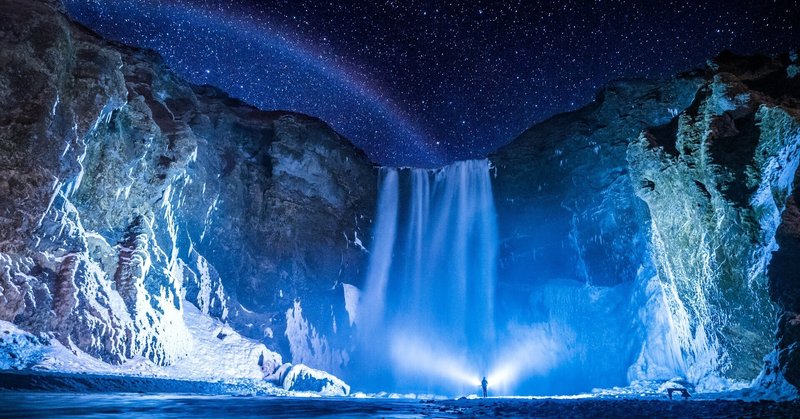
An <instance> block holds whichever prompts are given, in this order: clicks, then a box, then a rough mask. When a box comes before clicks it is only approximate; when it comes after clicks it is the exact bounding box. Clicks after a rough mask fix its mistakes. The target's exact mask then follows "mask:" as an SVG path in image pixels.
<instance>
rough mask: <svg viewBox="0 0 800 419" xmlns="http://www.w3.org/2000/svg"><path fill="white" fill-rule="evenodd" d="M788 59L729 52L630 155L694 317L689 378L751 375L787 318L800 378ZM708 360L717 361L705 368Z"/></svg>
mask: <svg viewBox="0 0 800 419" xmlns="http://www.w3.org/2000/svg"><path fill="white" fill-rule="evenodd" d="M790 66H791V62H790V61H789V60H788V58H787V57H784V58H783V59H775V60H772V59H768V58H765V57H753V58H740V57H736V56H732V55H729V54H723V55H722V56H720V57H718V58H717V59H715V61H714V62H713V63H711V65H710V68H709V70H708V72H707V74H706V77H705V79H706V82H705V83H704V84H703V86H701V88H700V90H698V92H697V94H696V96H695V99H694V101H693V102H692V105H691V106H689V107H688V108H687V109H686V110H684V111H683V112H682V113H681V114H680V115H678V116H677V117H676V118H674V119H673V120H672V121H670V122H669V123H668V124H665V125H663V126H660V127H655V128H652V129H649V130H647V131H645V132H644V133H643V134H642V135H640V136H639V138H638V139H637V140H636V141H634V142H633V143H631V145H630V147H629V150H628V160H629V162H630V165H631V168H632V172H631V178H632V179H633V181H634V188H635V190H636V194H637V195H638V196H639V197H641V198H642V199H643V200H644V201H645V202H646V203H647V205H648V208H649V210H650V214H651V218H652V234H651V244H652V252H653V261H654V262H655V265H656V268H657V270H658V277H659V279H660V280H661V281H662V282H663V283H666V284H669V287H670V288H671V289H673V290H674V291H675V292H674V294H672V295H671V297H672V298H670V307H671V311H672V313H673V316H676V317H678V316H686V317H688V319H689V326H690V328H689V329H688V330H683V331H681V333H679V339H680V341H681V343H682V347H683V348H684V350H685V351H686V352H687V358H688V359H689V360H690V361H689V362H690V363H691V364H694V365H695V366H696V369H694V370H690V371H689V372H690V375H696V376H698V377H700V376H702V375H704V374H708V373H710V371H709V370H716V371H720V372H722V373H723V374H724V376H726V377H730V378H734V379H739V380H742V379H752V378H753V376H754V372H757V371H758V370H759V369H760V368H761V367H762V365H763V363H762V358H763V357H764V355H766V354H767V353H768V352H770V351H771V349H772V348H773V346H774V341H775V338H774V336H773V333H774V330H775V320H776V318H777V317H778V316H780V319H781V320H780V323H779V324H780V325H781V326H780V329H779V332H778V333H779V335H778V343H779V345H778V350H779V353H780V356H779V357H778V360H779V362H780V368H781V370H782V371H783V372H784V376H785V377H786V378H787V379H788V380H789V381H790V382H792V383H793V384H795V385H798V384H800V381H797V373H798V371H800V370H798V368H800V366H798V364H797V359H796V357H797V354H796V353H795V352H796V350H797V349H796V344H795V343H794V342H789V340H791V339H790V338H789V337H790V336H791V335H792V334H796V333H797V330H793V327H795V326H791V320H790V319H792V318H794V317H795V316H796V315H797V314H796V313H797V311H798V306H797V296H798V293H800V290H798V287H797V285H798V282H797V277H796V274H795V273H794V272H797V269H798V268H800V257H799V256H800V253H797V247H796V246H795V245H794V242H793V240H794V239H795V238H796V237H797V228H796V225H795V224H796V223H795V222H794V221H793V220H794V216H793V213H795V212H796V208H795V206H794V205H795V204H794V198H793V196H794V195H795V194H796V193H797V192H796V190H797V188H796V184H795V179H796V177H797V176H798V163H800V101H798V99H800V80H798V79H797V77H791V76H790V74H791V73H792V72H791V70H790V69H789V67H790ZM779 231H780V233H779V234H778V232H779ZM781 242H783V244H782V243H781ZM773 261H774V262H775V263H774V264H773ZM790 261H791V262H790ZM769 291H771V296H772V298H770V292H769ZM795 342H796V341H795ZM708 358H713V359H716V360H717V361H716V365H702V364H704V361H702V360H703V359H708ZM701 365H702V367H701Z"/></svg>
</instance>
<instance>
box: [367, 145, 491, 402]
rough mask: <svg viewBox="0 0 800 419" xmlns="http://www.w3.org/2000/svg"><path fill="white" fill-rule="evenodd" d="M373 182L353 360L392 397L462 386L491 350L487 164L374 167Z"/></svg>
mask: <svg viewBox="0 0 800 419" xmlns="http://www.w3.org/2000/svg"><path fill="white" fill-rule="evenodd" d="M380 182H381V183H380V197H379V203H378V214H379V215H378V220H377V222H376V226H375V239H374V245H373V248H372V250H371V258H370V266H369V270H368V273H367V283H366V288H365V290H364V295H363V298H362V306H361V309H360V310H359V313H360V314H359V317H360V318H361V319H362V321H361V324H360V325H359V330H360V332H359V334H360V337H361V342H362V352H363V353H362V354H361V356H360V358H361V361H362V362H367V363H368V364H369V368H366V369H369V370H370V371H372V372H373V373H374V374H375V375H377V376H379V377H383V378H386V376H387V373H388V376H390V377H391V378H392V379H393V380H394V383H392V384H393V385H394V386H395V388H398V387H403V383H410V381H413V383H414V384H415V385H416V389H419V388H420V387H424V388H427V389H431V390H440V389H443V388H449V389H454V388H453V387H452V385H453V382H454V381H455V382H460V384H459V385H464V386H472V385H473V384H474V383H473V382H472V381H473V380H474V379H475V377H476V374H478V373H479V372H478V371H480V370H481V369H485V368H486V365H487V362H488V360H487V359H486V357H485V356H484V354H486V353H490V352H491V351H490V349H491V347H492V345H493V344H494V307H493V304H494V300H495V299H494V289H495V276H496V274H495V270H496V267H495V264H496V259H497V258H496V254H497V227H496V213H495V210H494V202H493V196H492V187H491V181H490V178H489V166H488V161H486V160H480V161H464V162H457V163H454V164H452V165H450V166H447V167H444V168H442V169H437V170H426V169H394V168H383V169H381V174H380ZM362 313H363V316H362ZM364 359H367V360H368V361H365V360H364ZM442 383H444V384H445V385H444V386H443V385H442ZM448 386H449V387H448Z"/></svg>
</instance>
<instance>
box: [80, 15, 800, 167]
mask: <svg viewBox="0 0 800 419" xmlns="http://www.w3.org/2000/svg"><path fill="white" fill-rule="evenodd" d="M65 6H66V8H67V10H68V12H69V13H70V14H71V15H72V16H73V17H75V18H76V19H77V20H79V21H80V22H82V23H84V24H85V25H87V26H89V27H90V28H92V29H94V30H96V31H98V32H99V33H101V34H102V35H104V36H107V37H109V38H112V39H116V40H119V41H122V42H125V43H129V44H133V45H137V46H142V47H148V48H152V49H154V50H156V51H158V52H159V53H161V54H162V55H163V56H164V57H165V59H166V61H167V63H168V64H169V65H170V66H171V67H172V68H174V69H175V70H176V71H177V72H178V73H179V74H181V75H183V76H184V77H186V78H187V79H188V80H190V81H191V82H194V83H198V84H205V83H207V84H213V85H216V86H219V87H220V88H222V89H224V90H225V91H227V92H228V93H230V94H231V95H233V96H236V97H239V98H241V99H243V100H245V101H247V102H249V103H252V104H254V105H256V106H259V107H261V108H263V109H283V110H291V111H296V112H302V113H306V114H310V115H314V116H318V117H320V118H321V119H323V120H325V121H326V122H328V123H330V124H331V125H332V126H333V127H334V128H335V129H336V130H337V131H339V132H340V133H342V134H343V135H344V136H346V137H347V138H349V139H350V140H351V141H353V142H354V143H355V144H356V145H358V146H359V147H361V148H362V149H364V150H365V151H366V152H367V153H368V154H369V155H370V157H371V158H372V159H373V160H375V161H376V162H379V163H381V164H387V165H412V166H432V165H439V164H443V163H446V162H450V161H453V160H456V159H465V158H471V157H480V156H484V155H485V154H486V153H487V152H489V151H491V150H492V149H494V148H496V147H497V146H499V145H502V144H504V143H507V142H508V141H510V140H511V139H513V138H514V136H516V135H517V134H519V133H520V132H521V131H523V130H524V129H525V128H527V127H529V126H530V125H532V124H533V123H535V122H538V121H541V120H543V119H545V118H547V117H549V116H551V115H553V114H555V113H559V112H564V111H569V110H572V109H575V108H578V107H580V106H582V105H584V104H586V103H587V102H589V101H590V100H592V98H593V97H594V95H595V94H596V92H597V90H598V89H600V88H601V87H602V86H603V85H604V84H605V83H607V82H608V81H610V80H613V79H618V78H623V77H649V78H658V77H668V76H670V75H672V74H674V73H676V72H679V71H683V70H688V69H691V68H694V67H698V66H701V65H703V63H704V62H705V60H706V59H707V58H709V57H712V56H714V55H716V54H717V53H719V52H720V51H722V50H723V49H731V50H733V51H735V52H739V53H747V54H751V53H767V54H773V53H779V52H786V51H788V50H790V49H792V48H797V47H798V46H800V45H798V44H800V23H799V22H800V1H752V2H750V1H729V2H715V3H710V2H706V3H702V2H678V1H669V0H665V1H658V2H650V1H648V2H641V4H640V2H628V1H583V2H576V1H561V2H533V1H530V2H526V1H506V2H475V1H462V2H456V1H449V2H423V1H419V2H413V1H405V2H403V1H358V2H344V1H341V2H340V1H332V2H328V1H313V0H310V1H293V0H285V1H269V2H267V1H264V2H258V1H253V0H250V1H246V0H228V1H213V0H184V1H152V0H129V1H97V0H95V1H90V0H65Z"/></svg>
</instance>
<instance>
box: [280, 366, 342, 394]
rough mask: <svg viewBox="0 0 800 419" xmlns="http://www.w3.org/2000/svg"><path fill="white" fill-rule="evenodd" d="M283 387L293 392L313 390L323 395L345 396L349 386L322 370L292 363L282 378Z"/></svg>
mask: <svg viewBox="0 0 800 419" xmlns="http://www.w3.org/2000/svg"><path fill="white" fill-rule="evenodd" d="M283 388H284V389H285V390H289V391H295V392H314V393H319V394H321V395H324V396H347V395H349V394H350V386H349V385H347V384H346V383H345V382H344V381H342V380H340V379H339V378H337V377H334V376H333V375H331V374H328V373H326V372H324V371H320V370H316V369H313V368H309V367H307V366H305V365H303V364H298V365H293V366H291V367H290V368H289V371H287V373H286V376H285V377H284V379H283Z"/></svg>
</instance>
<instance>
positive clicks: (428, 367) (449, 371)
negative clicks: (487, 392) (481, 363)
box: [391, 334, 481, 387]
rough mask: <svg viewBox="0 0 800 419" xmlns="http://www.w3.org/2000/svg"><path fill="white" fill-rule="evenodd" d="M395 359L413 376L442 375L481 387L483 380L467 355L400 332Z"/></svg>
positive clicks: (405, 371) (402, 368)
mask: <svg viewBox="0 0 800 419" xmlns="http://www.w3.org/2000/svg"><path fill="white" fill-rule="evenodd" d="M391 353H392V359H393V361H394V362H395V365H396V366H397V367H399V370H400V371H402V372H404V373H406V374H410V375H420V376H429V377H438V378H442V379H446V380H448V381H450V382H453V383H457V384H461V385H466V386H472V387H478V386H480V383H481V379H480V378H478V375H477V374H476V373H475V372H474V371H473V370H471V369H470V368H469V367H468V365H470V364H469V362H468V361H467V360H466V358H465V357H463V356H458V355H454V353H453V352H452V351H449V350H447V349H446V348H443V347H434V346H433V345H431V344H430V343H429V342H424V341H422V340H420V339H418V338H414V337H409V336H405V335H402V334H399V335H397V336H395V337H394V338H393V339H392V345H391Z"/></svg>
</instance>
